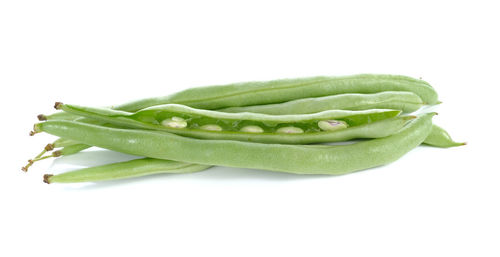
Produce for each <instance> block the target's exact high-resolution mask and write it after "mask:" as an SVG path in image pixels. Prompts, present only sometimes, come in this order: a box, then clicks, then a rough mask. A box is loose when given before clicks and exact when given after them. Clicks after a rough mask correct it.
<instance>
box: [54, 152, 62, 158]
mask: <svg viewBox="0 0 500 257" xmlns="http://www.w3.org/2000/svg"><path fill="white" fill-rule="evenodd" d="M61 155H62V153H61V151H54V152H53V153H52V156H54V157H59V156H61Z"/></svg>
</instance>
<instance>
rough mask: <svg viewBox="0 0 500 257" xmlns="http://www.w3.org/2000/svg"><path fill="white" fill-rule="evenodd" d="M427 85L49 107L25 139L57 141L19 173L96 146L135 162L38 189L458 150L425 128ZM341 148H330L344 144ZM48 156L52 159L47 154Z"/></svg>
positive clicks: (223, 92) (350, 85) (368, 81)
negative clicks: (41, 136) (424, 148)
mask: <svg viewBox="0 0 500 257" xmlns="http://www.w3.org/2000/svg"><path fill="white" fill-rule="evenodd" d="M438 103H439V101H438V95H437V93H436V91H435V90H434V88H433V87H431V86H430V85H429V83H427V82H425V81H423V80H421V79H414V78H410V77H406V76H399V75H377V74H361V75H352V76H343V77H311V78H298V79H283V80H274V81H262V82H245V83H235V84H229V85H216V86H208V87H197V88H191V89H187V90H184V91H181V92H178V93H175V94H173V95H169V96H165V97H155V98H148V99H142V100H138V101H134V102H130V103H126V104H122V105H116V106H111V107H100V108H96V107H90V106H78V105H73V104H63V103H60V102H57V103H56V104H55V108H56V109H57V110H60V111H59V112H56V113H54V114H50V115H39V116H38V118H39V120H40V121H42V122H40V123H36V124H35V125H34V129H33V131H32V132H31V135H34V134H37V133H40V132H46V133H48V134H52V135H55V136H57V137H59V139H57V140H56V141H55V142H53V143H52V144H48V145H47V146H46V147H45V148H44V149H43V151H42V152H41V153H40V154H39V155H37V156H36V157H35V158H33V159H31V160H29V163H28V165H27V166H25V167H23V170H25V171H27V169H28V167H29V166H31V165H32V164H33V163H34V162H36V161H39V160H43V159H47V158H50V157H59V156H63V155H70V154H75V153H78V152H80V151H82V150H85V149H87V148H89V147H92V146H97V147H101V148H105V149H109V150H113V151H118V152H122V153H127V154H132V155H137V156H142V157H143V158H142V159H136V160H131V161H127V162H121V163H112V164H108V165H102V166H97V167H90V168H85V169H80V170H75V171H70V172H66V173H61V174H57V175H51V174H46V175H44V182H46V183H55V182H58V183H74V182H91V181H102V180H112V179H123V178H131V177H138V176H145V175H150V174H157V173H187V172H196V171H202V170H205V169H208V168H209V167H211V166H215V165H217V166H227V167H240V168H254V169H263V170H269V171H277V172H287V173H294V174H329V175H340V174H346V173H351V172H355V171H359V170H364V169H368V168H372V167H377V166H380V165H384V164H388V163H390V162H393V161H395V160H397V159H398V158H400V157H401V156H403V155H404V154H405V153H407V152H408V151H410V150H412V149H413V148H415V147H417V146H418V145H421V144H427V145H430V146H435V147H443V148H447V147H454V146H459V145H463V144H464V143H457V142H455V141H453V140H452V139H451V137H450V136H449V134H448V133H447V132H446V131H445V130H444V129H442V128H440V127H438V126H437V125H434V124H433V123H432V117H433V116H434V114H435V113H426V112H422V113H421V114H416V113H415V111H417V110H420V109H421V108H422V107H425V106H430V105H435V104H438ZM349 140H355V141H352V142H348V143H342V144H333V145H332V144H330V143H334V142H345V141H349ZM54 149H57V150H55V151H53V152H50V151H52V150H54Z"/></svg>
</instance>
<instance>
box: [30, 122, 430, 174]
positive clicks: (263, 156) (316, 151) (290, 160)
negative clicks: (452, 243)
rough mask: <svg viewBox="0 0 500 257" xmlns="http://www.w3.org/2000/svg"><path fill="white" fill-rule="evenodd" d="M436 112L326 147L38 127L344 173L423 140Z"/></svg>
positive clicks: (241, 161) (220, 159)
mask: <svg viewBox="0 0 500 257" xmlns="http://www.w3.org/2000/svg"><path fill="white" fill-rule="evenodd" d="M432 116H434V113H429V114H424V115H422V116H420V117H418V118H416V119H415V120H413V121H412V122H410V123H409V124H408V125H407V126H405V127H404V128H403V129H401V130H400V131H399V132H398V133H396V134H394V135H392V136H388V137H384V138H378V139H372V140H368V141H363V142H358V143H354V144H350V145H328V146H326V145H314V146H307V145H305V146H304V145H284V144H261V143H249V142H240V141H231V140H201V139H194V138H186V137H182V136H178V135H175V134H170V133H165V132H158V131H147V130H131V129H116V128H107V127H102V126H95V125H89V124H84V123H78V122H71V121H47V122H44V123H38V124H36V125H35V131H38V132H41V131H44V132H47V133H49V134H52V135H56V136H59V137H63V138H69V139H73V140H76V141H79V142H83V143H85V144H88V145H94V146H98V147H102V148H105V149H109V150H113V151H118V152H123V153H128V154H133V155H138V156H145V157H150V158H157V159H166V160H174V161H180V162H188V163H198V164H204V165H219V166H228V167H241V168H254V169H263V170H271V171H280V172H288V173H296V174H330V175H340V174H345V173H350V172H354V171H358V170H363V169H367V168H372V167H376V166H379V165H383V164H387V163H390V162H393V161H395V160H397V159H398V158H400V157H401V156H403V155H404V154H405V153H407V152H408V151H410V150H411V149H413V148H415V147H416V146H418V145H419V144H421V143H422V142H423V141H424V140H425V138H426V137H427V135H428V134H429V133H430V131H431V127H432Z"/></svg>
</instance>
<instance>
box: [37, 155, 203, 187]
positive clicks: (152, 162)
mask: <svg viewBox="0 0 500 257" xmlns="http://www.w3.org/2000/svg"><path fill="white" fill-rule="evenodd" d="M210 167H211V166H209V165H201V164H190V163H182V162H176V161H169V160H160V159H152V158H143V159H135V160H131V161H126V162H119V163H112V164H106V165H101V166H97V167H90V168H85V169H79V170H74V171H70V172H65V173H61V174H58V175H52V174H45V175H44V176H43V181H44V182H45V183H47V184H50V183H76V182H95V181H105V180H113V179H124V178H133V177H141V176H146V175H152V174H160V173H191V172H197V171H202V170H205V169H208V168H210Z"/></svg>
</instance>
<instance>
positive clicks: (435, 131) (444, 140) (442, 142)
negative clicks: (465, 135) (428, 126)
mask: <svg viewBox="0 0 500 257" xmlns="http://www.w3.org/2000/svg"><path fill="white" fill-rule="evenodd" d="M424 144H426V145H431V146H435V147H442V148H448V147H454V146H461V145H466V143H459V142H455V141H453V139H451V136H450V134H448V132H446V130H444V129H443V128H441V127H439V126H438V125H432V130H431V133H430V134H429V136H427V138H426V139H425V141H424Z"/></svg>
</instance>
